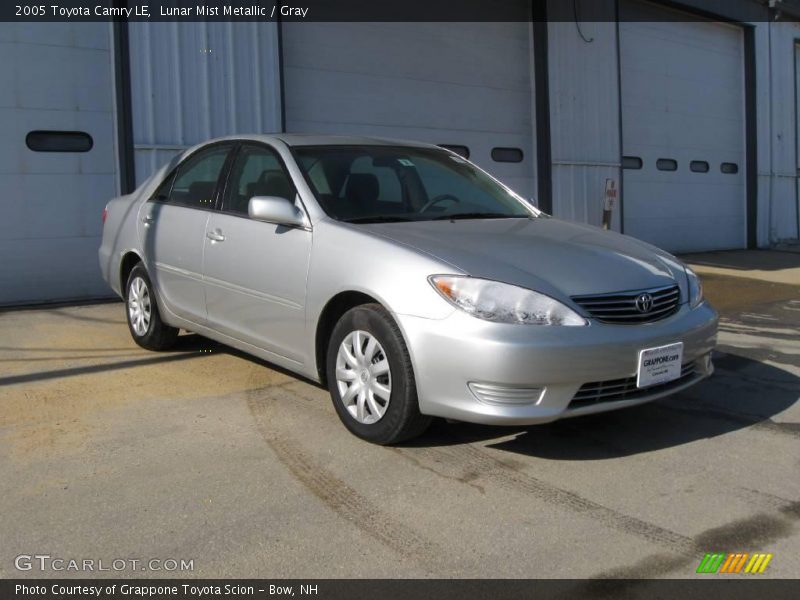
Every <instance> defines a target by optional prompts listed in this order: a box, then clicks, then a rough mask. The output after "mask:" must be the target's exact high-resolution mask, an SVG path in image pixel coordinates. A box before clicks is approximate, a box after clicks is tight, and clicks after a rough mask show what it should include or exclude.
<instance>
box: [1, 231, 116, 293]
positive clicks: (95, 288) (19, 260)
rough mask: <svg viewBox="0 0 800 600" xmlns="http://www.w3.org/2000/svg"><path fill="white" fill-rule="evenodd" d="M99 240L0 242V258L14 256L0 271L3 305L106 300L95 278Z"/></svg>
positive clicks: (99, 278)
mask: <svg viewBox="0 0 800 600" xmlns="http://www.w3.org/2000/svg"><path fill="white" fill-rule="evenodd" d="M99 246H100V238H99V237H92V238H62V239H58V240H53V241H51V242H49V243H47V244H43V243H42V240H35V239H33V240H13V241H9V240H0V256H14V260H13V261H7V262H5V263H4V267H3V269H0V289H2V290H3V292H2V302H3V303H4V304H18V303H26V302H41V301H42V300H48V299H63V300H67V299H74V298H87V297H98V296H107V295H108V293H109V292H108V287H107V286H106V284H105V282H104V281H103V280H102V278H101V277H100V276H99V275H98V270H99V267H98V266H97V248H98V247H99Z"/></svg>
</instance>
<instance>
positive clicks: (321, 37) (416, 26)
mask: <svg viewBox="0 0 800 600" xmlns="http://www.w3.org/2000/svg"><path fill="white" fill-rule="evenodd" d="M311 40H313V42H312V41H311ZM355 40H357V43H354V41H355ZM476 40H481V43H476ZM528 44H529V40H528V26H527V24H526V23H450V24H448V27H447V28H446V29H443V27H442V24H440V23H302V24H297V23H287V24H285V25H284V54H285V61H286V64H285V67H288V68H302V69H313V70H314V71H318V72H339V73H354V74H362V75H372V74H375V73H382V74H384V75H386V76H388V77H396V78H399V79H409V80H418V81H432V82H440V83H461V84H465V85H474V83H475V81H479V80H482V81H487V82H491V85H492V86H493V87H498V88H506V89H518V90H525V89H528V88H529V87H530V83H529V82H530V79H529V71H528V68H527V64H526V62H524V61H507V62H505V63H504V64H502V65H498V61H497V58H496V57H497V56H519V55H523V56H524V55H525V54H526V52H527V51H528V50H527V49H528ZM434 56H435V57H436V60H431V57H434ZM498 66H500V67H501V68H498Z"/></svg>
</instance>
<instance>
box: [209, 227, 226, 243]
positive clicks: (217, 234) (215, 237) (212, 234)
mask: <svg viewBox="0 0 800 600" xmlns="http://www.w3.org/2000/svg"><path fill="white" fill-rule="evenodd" d="M206 237H207V238H208V239H210V240H211V241H212V242H224V241H225V236H224V235H222V232H221V231H220V230H219V229H215V230H214V231H207V232H206Z"/></svg>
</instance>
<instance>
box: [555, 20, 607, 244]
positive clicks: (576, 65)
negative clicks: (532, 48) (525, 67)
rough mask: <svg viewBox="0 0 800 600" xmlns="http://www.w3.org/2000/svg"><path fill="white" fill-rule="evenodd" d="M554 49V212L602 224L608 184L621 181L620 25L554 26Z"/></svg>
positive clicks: (582, 23)
mask: <svg viewBox="0 0 800 600" xmlns="http://www.w3.org/2000/svg"><path fill="white" fill-rule="evenodd" d="M579 27H580V28H579ZM548 51H549V60H550V65H549V67H550V68H549V83H550V136H551V144H552V162H553V214H554V215H555V216H557V217H560V218H563V219H567V220H570V221H579V222H583V223H589V224H591V225H601V223H602V214H603V195H604V191H605V181H606V179H608V178H612V179H615V180H616V181H617V184H619V181H620V155H621V150H620V134H619V127H620V125H619V73H618V69H617V58H616V57H617V30H616V24H615V23H608V22H581V23H580V24H579V25H578V24H576V23H574V22H558V23H549V25H548ZM619 222H620V221H619V210H616V211H615V212H614V214H613V221H612V225H613V227H614V229H616V230H619Z"/></svg>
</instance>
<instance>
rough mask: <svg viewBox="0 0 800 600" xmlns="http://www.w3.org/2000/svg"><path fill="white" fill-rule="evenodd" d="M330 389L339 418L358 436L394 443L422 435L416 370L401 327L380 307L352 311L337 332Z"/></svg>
mask: <svg viewBox="0 0 800 600" xmlns="http://www.w3.org/2000/svg"><path fill="white" fill-rule="evenodd" d="M326 371H327V373H326V374H327V379H328V388H329V389H330V393H331V399H332V400H333V405H334V407H335V408H336V412H337V414H338V415H339V418H340V419H341V420H342V423H344V425H345V427H347V429H349V430H350V431H351V432H352V433H354V434H355V435H357V436H358V437H360V438H362V439H365V440H367V441H369V442H373V443H376V444H395V443H398V442H402V441H404V440H408V439H411V438H413V437H416V436H418V435H420V434H421V433H422V432H423V431H425V429H427V427H428V425H429V424H430V422H431V418H430V417H427V416H425V415H422V414H420V412H419V403H418V401H417V386H416V382H415V380H414V369H413V368H412V366H411V358H410V357H409V354H408V349H407V348H406V345H405V342H404V341H403V337H402V335H401V333H400V329H399V327H398V326H397V323H395V321H394V319H393V318H392V316H391V315H390V314H389V313H388V311H387V310H386V309H385V308H383V307H382V306H381V305H379V304H364V305H361V306H357V307H355V308H353V309H351V310H349V311H347V312H346V313H345V314H344V315H343V316H342V318H341V319H339V322H338V323H337V324H336V326H335V327H334V329H333V334H332V335H331V338H330V342H329V344H328V354H327V361H326Z"/></svg>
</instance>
